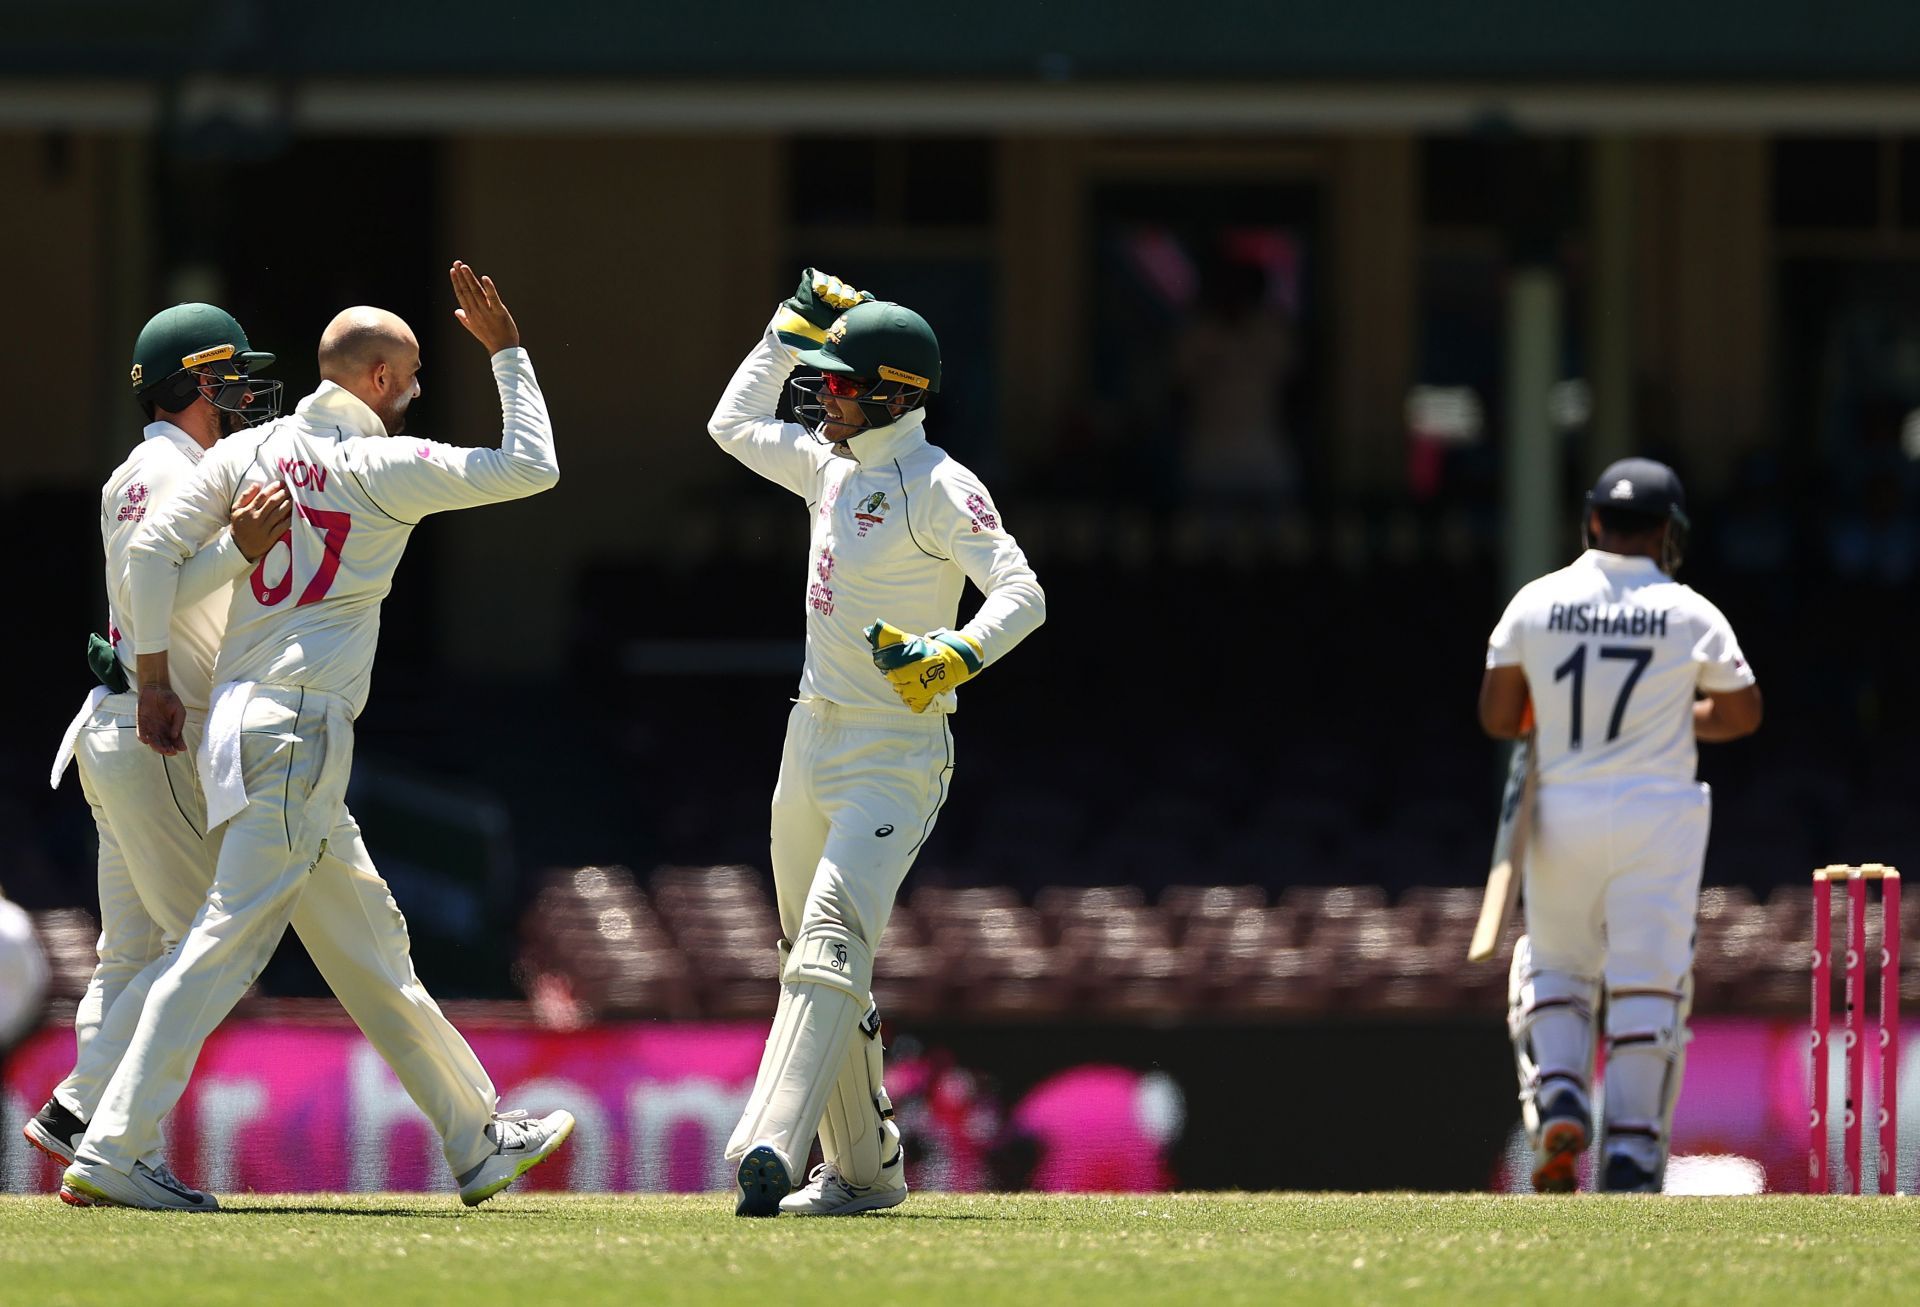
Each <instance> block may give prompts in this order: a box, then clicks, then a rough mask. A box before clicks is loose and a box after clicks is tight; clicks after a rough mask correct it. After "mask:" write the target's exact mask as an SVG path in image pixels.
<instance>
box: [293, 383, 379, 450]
mask: <svg viewBox="0 0 1920 1307" xmlns="http://www.w3.org/2000/svg"><path fill="white" fill-rule="evenodd" d="M293 411H294V412H295V413H297V414H298V415H299V416H301V417H303V418H305V419H306V420H307V421H309V422H311V423H313V424H314V425H315V426H320V427H339V428H340V429H341V431H342V432H343V433H345V435H346V436H347V438H348V439H352V438H353V437H354V436H384V435H386V434H387V424H386V423H384V422H382V421H381V420H380V415H379V414H377V413H375V412H374V411H373V410H372V409H370V408H368V407H367V405H366V401H364V400H362V399H361V398H360V397H359V396H358V395H356V394H354V393H353V392H352V391H350V390H348V389H346V388H345V387H343V386H341V385H339V384H338V383H336V382H332V381H323V382H321V383H320V389H318V390H316V391H314V392H313V393H312V394H311V395H308V396H307V397H306V398H305V399H303V400H301V401H300V402H299V403H298V404H296V405H294V407H293Z"/></svg>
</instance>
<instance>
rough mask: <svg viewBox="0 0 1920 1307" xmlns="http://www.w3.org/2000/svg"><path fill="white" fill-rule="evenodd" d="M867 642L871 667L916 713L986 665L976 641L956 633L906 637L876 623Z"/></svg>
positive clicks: (903, 633) (904, 633)
mask: <svg viewBox="0 0 1920 1307" xmlns="http://www.w3.org/2000/svg"><path fill="white" fill-rule="evenodd" d="M867 643H868V644H870V645H872V646H873V665H874V666H875V667H878V668H879V669H880V670H881V671H882V672H884V673H885V674H886V677H887V679H888V680H889V681H891V682H893V689H894V693H896V694H898V695H899V696H900V698H901V699H902V700H904V701H905V703H906V705H907V707H909V708H911V709H913V710H914V711H915V712H925V711H926V710H927V705H928V704H930V703H932V702H933V699H934V696H935V695H938V694H944V693H946V692H947V691H948V690H951V689H953V687H954V686H956V685H960V684H962V683H963V682H965V681H968V680H971V679H972V678H973V677H975V676H977V675H978V674H979V672H980V669H981V668H982V667H984V666H986V652H985V651H984V650H982V649H981V648H980V645H979V642H978V641H976V640H975V639H974V638H973V637H972V636H970V635H962V634H961V633H960V632H958V631H935V632H934V633H933V634H931V635H908V634H907V633H906V632H905V631H903V630H901V629H900V628H899V627H897V626H893V625H890V624H889V623H886V622H875V623H874V624H873V625H872V626H869V627H868V628H867Z"/></svg>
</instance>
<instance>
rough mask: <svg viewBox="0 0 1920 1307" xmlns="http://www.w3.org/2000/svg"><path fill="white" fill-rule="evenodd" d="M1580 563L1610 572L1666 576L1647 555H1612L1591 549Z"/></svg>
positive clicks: (1604, 551)
mask: <svg viewBox="0 0 1920 1307" xmlns="http://www.w3.org/2000/svg"><path fill="white" fill-rule="evenodd" d="M1580 561H1581V562H1583V563H1586V564H1588V565H1590V566H1593V567H1598V568H1602V569H1604V570H1605V571H1609V572H1643V571H1654V572H1659V573H1660V575H1661V576H1665V575H1666V573H1665V572H1664V571H1661V568H1660V564H1658V563H1656V562H1654V561H1653V560H1652V559H1651V558H1648V557H1647V556H1646V555H1645V554H1610V553H1608V552H1607V551H1606V550H1604V549H1589V550H1587V552H1586V553H1584V554H1582V555H1580Z"/></svg>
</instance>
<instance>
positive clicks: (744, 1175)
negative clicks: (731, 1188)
mask: <svg viewBox="0 0 1920 1307" xmlns="http://www.w3.org/2000/svg"><path fill="white" fill-rule="evenodd" d="M734 1181H735V1183H737V1184H738V1185H739V1186H740V1201H739V1202H737V1203H735V1204H734V1207H733V1214H734V1215H735V1216H778V1215H780V1200H781V1199H782V1198H785V1197H786V1196H787V1195H788V1194H790V1193H792V1192H793V1181H792V1180H791V1179H789V1178H788V1177H787V1168H786V1167H784V1166H782V1165H781V1164H780V1154H778V1153H776V1152H774V1151H773V1150H772V1149H771V1148H768V1147H767V1146H766V1145H765V1144H762V1145H761V1146H760V1147H758V1148H755V1149H751V1150H749V1151H748V1153H747V1155H746V1156H745V1157H743V1158H741V1159H740V1170H739V1171H738V1172H736V1173H735V1175H734Z"/></svg>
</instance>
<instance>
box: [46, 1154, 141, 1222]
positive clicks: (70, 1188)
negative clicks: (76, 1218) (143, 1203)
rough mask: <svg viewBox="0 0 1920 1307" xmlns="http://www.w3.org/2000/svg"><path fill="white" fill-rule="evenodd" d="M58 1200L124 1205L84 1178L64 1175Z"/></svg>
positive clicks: (71, 1203)
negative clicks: (78, 1178) (73, 1178)
mask: <svg viewBox="0 0 1920 1307" xmlns="http://www.w3.org/2000/svg"><path fill="white" fill-rule="evenodd" d="M37 1146H38V1145H36V1147H37ZM60 1201H61V1202H63V1203H65V1204H66V1205H67V1206H69V1207H120V1206H123V1205H124V1204H121V1203H117V1202H115V1201H114V1200H113V1198H112V1197H111V1196H110V1195H108V1194H105V1193H103V1192H101V1191H100V1190H98V1189H95V1188H94V1187H93V1186H92V1185H90V1184H88V1183H87V1182H86V1181H85V1180H69V1179H66V1178H65V1177H62V1178H61V1181H60Z"/></svg>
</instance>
